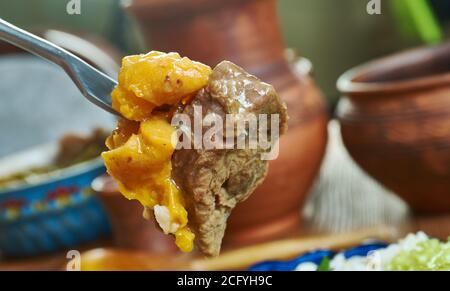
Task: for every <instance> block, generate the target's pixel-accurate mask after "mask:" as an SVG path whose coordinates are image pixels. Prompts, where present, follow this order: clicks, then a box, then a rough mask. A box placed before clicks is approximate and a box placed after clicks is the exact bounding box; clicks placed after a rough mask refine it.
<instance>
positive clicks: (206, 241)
mask: <svg viewBox="0 0 450 291" xmlns="http://www.w3.org/2000/svg"><path fill="white" fill-rule="evenodd" d="M194 106H201V108H202V115H203V117H204V116H206V115H207V114H208V113H215V114H218V115H220V116H221V117H222V118H223V120H225V115H226V114H236V113H254V114H279V116H280V123H279V126H280V128H279V131H280V134H281V133H284V132H285V131H286V130H287V119H288V117H287V112H286V105H285V104H284V103H283V102H282V101H281V100H280V98H279V96H278V95H277V93H276V92H275V90H274V88H273V87H272V86H271V85H269V84H266V83H264V82H261V81H260V80H259V79H257V78H256V77H254V76H252V75H250V74H248V73H246V72H245V71H244V70H243V69H242V68H240V67H238V66H236V65H235V64H233V63H231V62H228V61H224V62H221V63H220V64H219V65H217V66H216V68H214V70H213V73H212V75H211V77H210V80H209V82H208V85H207V86H206V87H205V88H203V89H201V90H200V91H199V92H198V94H197V95H196V96H195V97H194V98H193V100H192V101H191V103H190V104H189V105H187V106H186V107H185V108H184V109H183V111H182V113H185V114H187V115H188V116H189V118H190V119H191V124H193V122H194ZM269 120H270V118H269ZM207 129H208V128H206V127H203V128H202V130H203V132H205V131H206V130H207ZM268 130H269V131H270V128H269V129H268ZM268 136H269V137H270V134H268ZM191 140H193V137H192V138H191ZM263 152H264V151H263V150H262V149H259V148H258V149H236V148H234V149H212V150H203V149H180V150H177V151H175V153H174V155H173V157H172V166H173V169H172V177H173V178H174V180H175V181H176V183H177V185H178V186H179V187H181V188H182V190H183V191H184V193H185V197H186V200H187V201H186V204H187V205H186V207H187V209H188V213H189V221H190V222H189V223H190V225H189V226H190V227H191V228H192V229H193V231H194V232H195V234H196V243H197V245H198V247H199V249H200V250H201V251H202V252H203V253H204V254H206V255H211V256H215V255H218V254H219V252H220V246H221V242H222V238H223V235H224V232H225V228H226V222H227V219H228V216H229V215H230V212H231V210H232V209H233V208H234V207H235V206H236V204H237V203H239V202H241V201H243V200H245V199H247V198H248V197H249V195H250V194H251V193H252V192H253V191H254V189H255V188H256V187H257V186H258V185H259V184H261V183H262V181H263V180H264V177H265V175H266V173H267V169H268V164H267V161H265V160H262V159H261V154H262V153H263Z"/></svg>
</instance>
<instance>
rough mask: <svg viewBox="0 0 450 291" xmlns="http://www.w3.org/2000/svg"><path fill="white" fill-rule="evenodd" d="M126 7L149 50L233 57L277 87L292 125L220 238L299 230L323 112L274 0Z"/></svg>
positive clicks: (186, 0)
mask: <svg viewBox="0 0 450 291" xmlns="http://www.w3.org/2000/svg"><path fill="white" fill-rule="evenodd" d="M127 8H128V11H129V12H130V13H131V14H132V15H133V16H134V17H135V18H136V19H137V22H138V23H139V24H140V27H141V29H142V32H143V34H144V36H145V38H146V40H147V42H148V46H149V47H151V49H155V50H161V51H177V52H179V53H180V54H181V55H183V56H187V57H189V58H191V59H194V60H198V61H201V62H203V63H206V64H208V65H210V66H212V67H214V66H215V65H216V64H217V63H219V62H220V61H222V60H224V59H226V60H230V61H232V62H235V63H236V64H238V65H240V66H242V67H243V68H245V69H246V70H247V71H249V72H250V73H252V74H255V75H256V76H258V77H260V78H261V79H262V80H263V81H266V82H268V83H270V84H273V85H274V87H275V88H276V89H277V91H278V93H279V94H280V95H281V97H282V98H283V100H284V101H285V102H286V103H287V106H288V111H289V116H290V120H289V130H288V132H287V134H286V135H285V136H283V137H282V138H281V141H280V155H279V157H278V159H277V160H275V161H272V162H271V163H270V170H269V174H268V177H267V179H266V181H265V182H264V183H263V185H261V186H260V187H259V188H258V189H257V190H256V191H255V193H254V194H253V195H252V196H251V197H250V198H249V199H248V200H247V201H245V202H244V203H242V204H241V205H239V206H238V207H237V208H236V209H235V210H234V212H233V214H232V215H231V217H230V220H229V224H228V227H227V231H226V235H225V238H224V244H225V246H232V245H233V246H234V245H239V244H248V243H253V242H257V241H262V240H267V239H271V238H275V237H278V236H282V235H286V234H290V233H292V232H295V231H297V230H298V229H299V224H300V211H301V207H302V205H303V203H304V201H305V199H306V195H307V192H308V190H309V189H310V187H311V185H312V183H313V181H314V177H315V176H316V174H317V172H318V170H319V166H320V163H321V160H322V157H323V153H324V149H325V143H326V123H327V114H326V110H325V104H324V102H323V99H322V95H321V93H320V92H319V90H318V89H317V87H316V86H315V84H314V82H313V80H312V79H311V78H310V76H309V75H308V74H307V73H305V72H301V70H296V68H298V66H295V65H293V64H290V63H289V62H288V61H287V59H286V57H285V52H284V44H283V41H282V37H281V35H280V30H279V26H278V20H277V13H276V1H275V0H260V1H254V0H245V1H237V0H230V1H217V0H182V1H181V0H170V1H167V0H164V1H162V0H134V1H131V2H130V4H129V6H128V7H127Z"/></svg>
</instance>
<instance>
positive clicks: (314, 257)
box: [249, 243, 387, 271]
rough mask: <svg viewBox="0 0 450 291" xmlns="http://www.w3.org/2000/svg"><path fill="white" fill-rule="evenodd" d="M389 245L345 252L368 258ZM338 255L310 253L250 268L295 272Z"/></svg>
mask: <svg viewBox="0 0 450 291" xmlns="http://www.w3.org/2000/svg"><path fill="white" fill-rule="evenodd" d="M386 246H387V245H386V244H384V243H371V244H365V245H360V246H357V247H355V248H351V249H348V250H345V251H343V252H342V253H343V254H344V256H345V258H351V257H353V256H361V257H365V256H367V255H368V254H369V253H370V252H371V251H374V250H378V249H382V248H385V247H386ZM336 254H337V253H336V252H333V251H330V250H318V251H313V252H308V253H306V254H303V255H301V256H299V257H297V258H295V259H292V260H288V261H266V262H261V263H258V264H256V265H253V266H251V267H250V268H249V271H293V270H295V268H296V267H297V266H298V265H299V264H301V263H308V262H310V263H314V264H316V265H319V264H320V262H322V260H323V259H324V258H326V257H328V258H330V259H331V258H333V257H334V256H335V255H336Z"/></svg>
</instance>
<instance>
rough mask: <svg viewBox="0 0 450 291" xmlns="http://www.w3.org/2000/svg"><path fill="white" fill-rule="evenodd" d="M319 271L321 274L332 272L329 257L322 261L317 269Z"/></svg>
mask: <svg viewBox="0 0 450 291" xmlns="http://www.w3.org/2000/svg"><path fill="white" fill-rule="evenodd" d="M317 271H319V272H321V271H322V272H325V271H331V267H330V258H329V257H325V258H323V259H322V261H321V262H320V265H319V267H317Z"/></svg>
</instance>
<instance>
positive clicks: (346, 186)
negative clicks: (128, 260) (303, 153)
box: [0, 121, 450, 270]
mask: <svg viewBox="0 0 450 291" xmlns="http://www.w3.org/2000/svg"><path fill="white" fill-rule="evenodd" d="M302 213H303V216H304V217H305V225H304V229H303V230H300V232H302V233H305V232H307V233H318V232H320V233H341V232H346V231H351V230H356V229H361V228H366V227H370V226H374V225H380V224H384V225H389V226H394V227H397V228H399V229H402V231H401V232H400V233H406V232H415V231H418V230H423V231H425V232H426V233H427V234H429V235H431V236H435V237H439V238H442V239H445V238H447V237H448V236H449V235H450V214H449V215H441V216H428V217H414V216H413V215H412V214H411V212H410V211H409V209H408V207H407V205H406V204H405V203H404V202H403V201H402V200H400V199H399V198H398V197H397V196H396V195H394V194H393V193H391V192H390V191H388V190H386V189H385V188H384V187H382V186H381V185H379V184H378V183H377V182H376V181H374V180H373V179H371V178H370V177H368V176H367V175H366V174H365V173H364V172H363V171H362V170H361V169H360V168H359V167H358V166H357V165H356V164H355V163H354V162H353V160H352V159H351V158H350V156H349V154H348V152H347V151H346V150H345V148H344V146H343V144H342V141H341V139H340V133H339V125H338V123H337V122H335V121H332V122H330V125H329V144H328V148H327V153H326V155H325V158H324V162H323V165H322V169H321V172H320V174H319V176H318V179H317V182H316V184H315V186H314V187H313V189H312V190H311V195H310V199H309V201H308V203H307V204H306V206H305V208H304V209H303V210H302ZM305 229H307V231H305ZM108 244H109V242H99V243H96V244H93V245H89V246H84V247H83V248H82V249H89V248H93V247H99V246H105V245H108ZM67 261H68V259H67V258H66V254H65V252H63V253H58V254H54V255H50V256H45V257H38V258H33V259H27V260H18V261H7V262H3V263H0V270H55V269H63V268H64V266H65V263H67Z"/></svg>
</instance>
